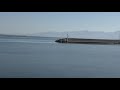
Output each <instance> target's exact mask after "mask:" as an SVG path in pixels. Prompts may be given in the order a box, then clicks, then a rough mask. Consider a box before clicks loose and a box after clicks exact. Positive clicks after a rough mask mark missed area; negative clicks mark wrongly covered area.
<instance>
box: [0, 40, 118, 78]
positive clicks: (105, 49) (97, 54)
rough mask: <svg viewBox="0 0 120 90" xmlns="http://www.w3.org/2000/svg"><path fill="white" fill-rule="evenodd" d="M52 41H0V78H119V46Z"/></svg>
mask: <svg viewBox="0 0 120 90" xmlns="http://www.w3.org/2000/svg"><path fill="white" fill-rule="evenodd" d="M54 41H55V39H51V38H36V39H35V38H34V39H32V38H31V39H26V38H19V39H18V38H0V78H14V77H15V78H16V77H18V78H96V77H99V78H101V77H105V78H107V77H108V78H109V77H112V78H116V77H120V46H119V45H86V44H60V43H55V42H54Z"/></svg>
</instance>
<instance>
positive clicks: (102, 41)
mask: <svg viewBox="0 0 120 90" xmlns="http://www.w3.org/2000/svg"><path fill="white" fill-rule="evenodd" d="M55 42H58V43H76V44H108V45H109V44H120V40H112V39H84V38H62V39H58V40H56V41H55Z"/></svg>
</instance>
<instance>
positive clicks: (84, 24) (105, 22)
mask: <svg viewBox="0 0 120 90" xmlns="http://www.w3.org/2000/svg"><path fill="white" fill-rule="evenodd" d="M119 24H120V12H0V34H12V35H13V34H15V35H16V34H20V35H26V34H28V35H29V34H34V33H41V32H71V31H84V30H86V31H101V32H116V31H120V25H119Z"/></svg>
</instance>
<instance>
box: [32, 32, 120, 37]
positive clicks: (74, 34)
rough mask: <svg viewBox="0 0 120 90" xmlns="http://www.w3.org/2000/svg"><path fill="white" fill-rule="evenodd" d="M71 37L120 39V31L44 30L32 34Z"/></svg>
mask: <svg viewBox="0 0 120 90" xmlns="http://www.w3.org/2000/svg"><path fill="white" fill-rule="evenodd" d="M67 33H68V36H69V37H70V38H98V39H99V38H101V39H104V38H105V39H120V31H116V32H103V31H70V32H43V33H36V34H32V35H31V36H41V37H61V38H62V37H67Z"/></svg>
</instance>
